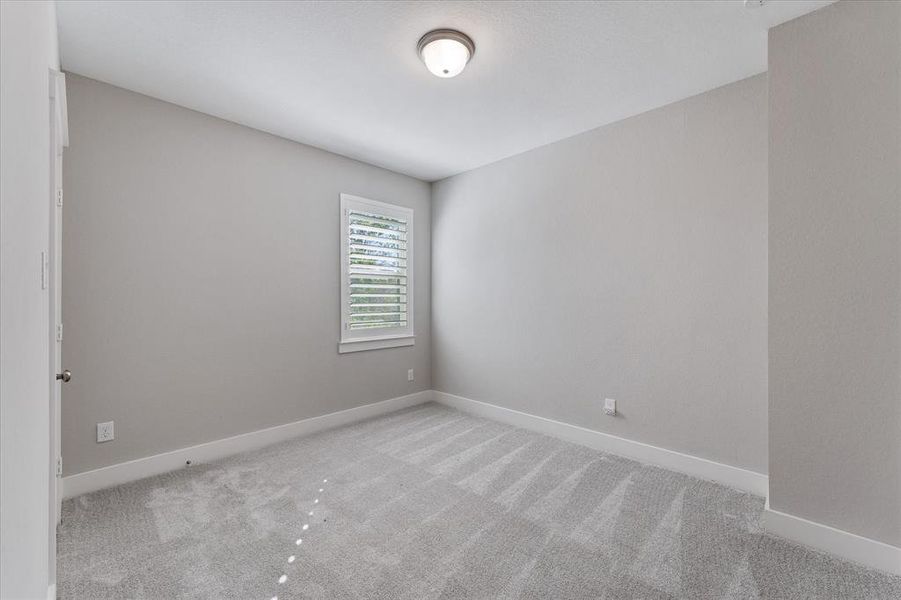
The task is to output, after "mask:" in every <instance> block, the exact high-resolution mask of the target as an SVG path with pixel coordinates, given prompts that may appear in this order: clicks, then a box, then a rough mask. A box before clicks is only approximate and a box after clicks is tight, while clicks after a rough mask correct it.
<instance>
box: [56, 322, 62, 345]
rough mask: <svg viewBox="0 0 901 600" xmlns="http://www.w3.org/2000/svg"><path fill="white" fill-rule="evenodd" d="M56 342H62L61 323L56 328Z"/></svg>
mask: <svg viewBox="0 0 901 600" xmlns="http://www.w3.org/2000/svg"><path fill="white" fill-rule="evenodd" d="M56 341H57V342H61V341H63V324H62V323H59V324H58V325H57V326H56Z"/></svg>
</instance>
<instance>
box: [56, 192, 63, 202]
mask: <svg viewBox="0 0 901 600" xmlns="http://www.w3.org/2000/svg"><path fill="white" fill-rule="evenodd" d="M56 205H57V206H62V205H63V188H56Z"/></svg>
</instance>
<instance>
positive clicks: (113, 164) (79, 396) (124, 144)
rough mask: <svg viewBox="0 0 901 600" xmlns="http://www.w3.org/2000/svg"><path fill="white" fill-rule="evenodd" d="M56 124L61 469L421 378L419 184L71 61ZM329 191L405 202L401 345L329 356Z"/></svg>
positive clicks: (341, 402) (425, 357)
mask: <svg viewBox="0 0 901 600" xmlns="http://www.w3.org/2000/svg"><path fill="white" fill-rule="evenodd" d="M69 126H70V148H69V151H68V152H67V154H66V162H65V173H64V184H65V188H66V207H65V217H64V234H63V242H64V246H63V254H64V256H65V264H64V280H63V320H64V323H65V339H64V341H63V361H64V364H65V365H66V368H68V369H71V370H72V372H73V379H72V381H71V382H70V383H69V384H67V385H66V387H65V389H64V392H63V401H62V403H63V413H62V417H63V419H62V428H63V439H62V443H63V456H64V459H65V461H64V462H65V465H64V466H65V473H66V474H67V475H68V474H74V473H79V472H82V471H85V470H89V469H93V468H97V467H101V466H104V465H110V464H114V463H119V462H122V461H126V460H130V459H134V458H139V457H143V456H148V455H153V454H157V453H160V452H165V451H168V450H173V449H176V448H180V447H185V446H190V445H194V444H198V443H201V442H205V441H210V440H216V439H220V438H223V437H227V436H231V435H235V434H239V433H243V432H248V431H253V430H257V429H260V428H264V427H268V426H272V425H278V424H282V423H287V422H291V421H295V420H298V419H304V418H307V417H313V416H317V415H322V414H325V413H330V412H334V411H338V410H342V409H347V408H351V407H355V406H359V405H362V404H367V403H371V402H375V401H378V400H385V399H387V398H392V397H396V396H402V395H405V394H409V393H412V392H416V391H420V390H426V389H429V388H430V387H431V382H430V371H431V367H430V364H429V355H430V352H429V346H430V340H429V323H430V314H429V312H430V311H429V287H430V280H429V265H430V257H429V251H430V240H429V222H430V216H429V209H430V202H429V194H430V188H429V185H428V184H427V183H424V182H421V181H418V180H415V179H411V178H409V177H405V176H402V175H398V174H396V173H392V172H389V171H386V170H384V169H379V168H377V167H372V166H369V165H365V164H363V163H359V162H356V161H353V160H350V159H347V158H343V157H340V156H337V155H334V154H330V153H327V152H324V151H321V150H317V149H315V148H311V147H308V146H303V145H300V144H296V143H293V142H290V141H287V140H284V139H281V138H277V137H274V136H271V135H268V134H264V133H261V132H258V131H255V130H252V129H249V128H246V127H242V126H239V125H235V124H232V123H228V122H226V121H222V120H219V119H216V118H213V117H210V116H206V115H203V114H200V113H197V112H193V111H190V110H187V109H184V108H180V107H177V106H174V105H172V104H167V103H165V102H161V101H158V100H154V99H151V98H148V97H146V96H142V95H139V94H136V93H132V92H129V91H126V90H123V89H119V88H115V87H112V86H109V85H106V84H103V83H99V82H96V81H92V80H89V79H85V78H82V77H78V76H74V75H70V76H69ZM341 192H350V193H353V194H357V195H361V196H366V197H369V198H373V199H376V200H382V201H386V202H393V203H397V204H400V205H403V206H409V207H412V208H413V209H414V210H415V227H416V233H415V244H416V247H415V252H416V254H415V259H414V260H415V281H416V290H415V303H416V304H415V319H416V322H415V331H416V345H415V346H414V347H411V348H398V349H387V350H374V351H369V352H358V353H354V354H346V355H339V354H338V351H337V344H338V335H339V323H340V321H339V272H338V270H339V263H338V248H339V238H338V234H339V231H338V217H339V209H338V195H339V193H341ZM408 368H414V369H415V373H416V381H415V383H408V382H407V369H408ZM107 420H113V421H115V423H116V439H115V441H113V442H107V443H104V444H97V443H96V442H95V424H96V423H97V422H99V421H107Z"/></svg>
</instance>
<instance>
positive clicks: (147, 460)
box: [62, 390, 432, 498]
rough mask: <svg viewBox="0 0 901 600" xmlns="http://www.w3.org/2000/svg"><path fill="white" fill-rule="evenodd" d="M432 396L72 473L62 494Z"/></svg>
mask: <svg viewBox="0 0 901 600" xmlns="http://www.w3.org/2000/svg"><path fill="white" fill-rule="evenodd" d="M431 399H432V391H431V390H424V391H421V392H416V393H413V394H409V395H406V396H400V397H397V398H391V399H389V400H383V401H381V402H375V403H373V404H366V405H364V406H358V407H356V408H350V409H347V410H342V411H338V412H333V413H329V414H327V415H322V416H319V417H312V418H309V419H303V420H301V421H294V422H293V423H287V424H285V425H277V426H275V427H269V428H268V429H260V430H258V431H252V432H250V433H244V434H241V435H236V436H234V437H230V438H225V439H221V440H215V441H212V442H207V443H205V444H198V445H197V446H191V447H189V448H181V449H179V450H173V451H171V452H165V453H163V454H156V455H154V456H147V457H144V458H139V459H136V460H130V461H128V462H124V463H119V464H115V465H110V466H108V467H102V468H100V469H94V470H93V471H86V472H84V473H78V474H76V475H69V476H68V477H64V478H63V480H62V484H63V497H64V498H73V497H75V496H80V495H82V494H86V493H88V492H93V491H96V490H101V489H104V488H108V487H113V486H116V485H121V484H123V483H127V482H129V481H135V480H137V479H143V478H145V477H150V476H152V475H159V474H160V473H166V472H169V471H175V470H177V469H181V468H184V466H185V461H188V460H190V461H191V462H192V463H195V464H197V463H205V462H210V461H214V460H218V459H220V458H224V457H226V456H231V455H233V454H238V453H240V452H247V451H249V450H256V449H257V448H262V447H264V446H269V445H271V444H275V443H278V442H281V441H284V440H288V439H291V438H295V437H300V436H304V435H309V434H311V433H316V432H319V431H324V430H326V429H332V428H334V427H340V426H341V425H347V424H349V423H355V422H357V421H362V420H363V419H368V418H371V417H376V416H378V415H383V414H385V413H389V412H393V411H395V410H399V409H401V408H406V407H408V406H414V405H417V404H422V403H424V402H428V401H430V400H431Z"/></svg>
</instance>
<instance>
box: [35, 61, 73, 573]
mask: <svg viewBox="0 0 901 600" xmlns="http://www.w3.org/2000/svg"><path fill="white" fill-rule="evenodd" d="M49 88H50V90H49V91H50V115H49V116H50V140H49V141H50V144H49V146H50V148H49V149H50V156H49V167H50V169H49V171H50V181H49V184H50V189H49V191H50V194H49V196H50V206H49V210H50V231H49V238H48V240H49V241H48V250H47V252H46V253H45V255H44V264H43V267H42V268H43V271H44V274H43V278H42V279H43V284H44V287H47V288H49V292H50V294H49V298H48V302H47V305H48V306H49V321H48V323H49V328H48V329H49V339H48V351H49V352H48V354H49V360H48V367H49V373H48V375H49V381H50V432H49V433H50V437H49V439H50V452H49V457H50V464H49V465H48V476H49V487H48V490H49V494H48V496H49V498H48V506H47V509H48V523H49V528H48V535H49V540H48V542H49V544H48V553H49V556H48V560H49V574H50V582H49V583H50V585H51V586H52V585H55V584H56V526H57V525H58V524H59V522H60V518H61V516H62V515H61V508H62V497H63V490H62V450H61V440H60V437H61V426H60V422H61V420H60V410H61V393H62V390H61V389H60V388H61V383H60V382H59V381H58V380H57V379H56V374H57V373H62V331H63V329H62V227H63V223H62V217H63V149H64V148H66V147H67V146H68V145H69V122H68V113H67V104H66V76H65V74H63V73H61V72H60V71H57V70H56V69H50V80H49Z"/></svg>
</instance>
